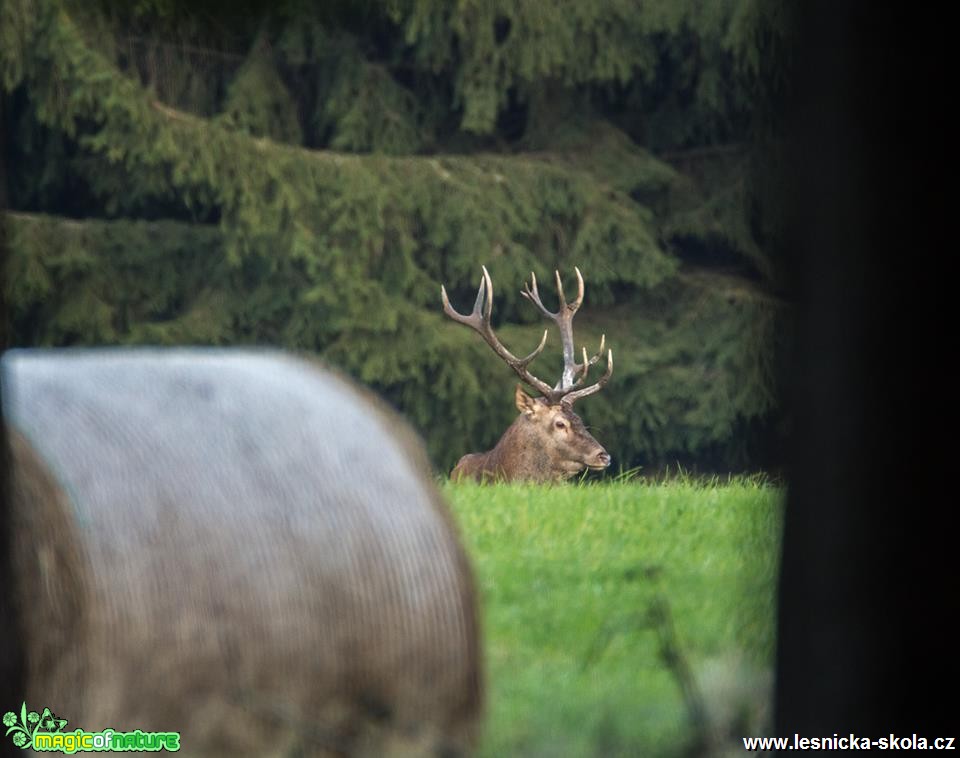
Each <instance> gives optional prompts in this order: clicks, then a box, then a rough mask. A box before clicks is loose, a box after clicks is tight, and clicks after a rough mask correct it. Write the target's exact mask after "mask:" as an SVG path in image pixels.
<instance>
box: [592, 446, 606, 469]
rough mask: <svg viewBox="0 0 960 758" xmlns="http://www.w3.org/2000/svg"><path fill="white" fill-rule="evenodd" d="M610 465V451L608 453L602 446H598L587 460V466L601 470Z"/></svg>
mask: <svg viewBox="0 0 960 758" xmlns="http://www.w3.org/2000/svg"><path fill="white" fill-rule="evenodd" d="M609 465H610V453H608V452H607V451H606V450H604V449H603V448H600V449H599V450H598V451H597V452H596V453H594V454H593V455H592V456H590V459H589V460H588V461H587V466H589V467H590V468H592V469H594V470H596V471H601V470H603V469H605V468H606V467H607V466H609Z"/></svg>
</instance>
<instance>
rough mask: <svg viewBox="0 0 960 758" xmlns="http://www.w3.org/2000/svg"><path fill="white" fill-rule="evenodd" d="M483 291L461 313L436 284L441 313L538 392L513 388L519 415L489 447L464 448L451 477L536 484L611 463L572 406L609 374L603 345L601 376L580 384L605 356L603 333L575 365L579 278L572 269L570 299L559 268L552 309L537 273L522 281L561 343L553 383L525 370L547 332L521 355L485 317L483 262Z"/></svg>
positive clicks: (488, 287)
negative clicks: (465, 451)
mask: <svg viewBox="0 0 960 758" xmlns="http://www.w3.org/2000/svg"><path fill="white" fill-rule="evenodd" d="M482 268H483V278H482V279H481V280H480V290H479V292H477V300H476V302H475V303H474V306H473V312H472V313H471V314H470V315H468V316H465V315H463V314H462V313H458V312H457V311H456V310H454V308H453V307H452V306H451V305H450V299H449V298H448V297H447V290H446V288H445V287H443V286H442V285H441V287H440V296H441V298H442V299H443V311H444V313H446V314H447V315H448V316H449V317H450V318H452V319H453V320H454V321H458V322H459V323H461V324H466V325H467V326H469V327H470V328H471V329H474V330H475V331H477V332H478V333H479V334H480V336H481V337H483V339H484V341H485V342H486V343H487V344H488V345H489V346H490V347H491V348H493V351H494V352H495V353H496V354H497V355H499V356H500V358H502V359H503V360H504V362H506V364H507V365H508V366H510V368H512V369H513V370H514V371H515V372H516V373H517V375H518V376H519V377H520V378H521V379H522V380H523V381H524V382H526V383H527V384H528V385H530V386H531V387H533V388H534V389H535V390H537V391H538V392H539V393H540V394H541V395H542V397H536V398H535V397H531V396H530V395H528V394H527V393H526V392H524V391H523V389H522V388H521V386H520V385H519V384H518V385H517V389H516V392H515V400H516V404H517V410H518V411H520V415H519V416H518V417H517V418H516V420H515V421H514V422H513V424H511V425H510V427H509V428H508V429H507V431H506V432H504V433H503V436H502V437H501V438H500V441H499V442H498V443H497V444H496V447H494V448H493V450H490V451H488V452H486V453H469V454H468V455H465V456H463V457H462V458H461V459H460V461H459V462H458V463H457V465H456V467H454V469H453V471H452V472H451V473H450V477H451V478H452V479H461V478H464V477H472V478H474V479H476V480H477V481H485V480H487V479H506V480H514V479H527V480H532V481H537V482H546V481H558V480H563V479H569V478H570V477H571V476H573V475H574V474H578V473H579V472H581V471H583V470H584V469H585V468H590V469H595V470H601V469H605V468H606V467H607V466H609V465H610V455H609V454H608V453H607V451H606V450H604V449H603V447H602V446H601V445H600V443H599V442H597V441H596V440H595V439H594V438H593V436H592V435H591V434H590V432H588V431H587V429H586V427H585V426H584V425H583V421H581V420H580V417H579V416H578V415H577V414H576V413H574V412H573V403H574V402H575V401H576V400H578V399H579V398H581V397H586V396H587V395H592V394H593V393H595V392H598V391H599V390H601V389H602V388H603V386H604V385H605V384H606V383H607V381H608V380H609V379H610V375H611V374H612V373H613V351H612V350H608V351H607V369H606V371H605V372H604V374H603V376H601V377H600V379H599V381H597V382H595V383H594V384H591V385H589V386H586V387H585V386H583V385H584V382H585V381H586V378H587V371H588V370H589V368H590V366H592V365H594V364H595V363H596V362H597V361H598V360H600V356H601V355H602V354H603V348H604V343H605V338H604V337H601V339H600V349H599V350H598V351H597V354H596V355H594V356H593V357H592V358H587V349H586V348H583V362H582V363H578V362H577V359H576V350H575V349H574V343H573V317H574V315H575V314H576V312H577V309H578V308H579V307H580V304H581V303H582V302H583V277H582V276H581V275H580V269H578V268H574V271H576V272H577V288H578V289H577V297H576V299H575V300H574V301H573V302H572V303H568V302H567V301H566V298H565V297H564V295H563V284H562V282H561V281H560V272H559V271H558V272H555V273H556V277H557V293H558V295H559V298H560V308H559V310H558V311H557V312H556V313H553V312H551V311H549V310H547V308H546V307H545V306H544V305H543V302H542V301H541V300H540V293H539V292H538V291H537V277H536V275H535V274H533V273H531V274H530V276H531V280H532V284H526V283H525V284H524V289H523V292H522V293H521V294H522V295H523V296H524V297H525V298H527V300H529V301H530V302H531V303H533V304H534V305H535V306H536V307H537V309H538V310H539V311H540V312H541V313H542V314H543V315H544V316H546V317H547V318H548V319H550V320H551V321H553V322H554V323H555V324H556V325H557V328H558V329H559V330H560V340H561V342H562V344H563V374H562V375H561V377H560V381H559V382H557V384H556V386H554V387H551V386H550V385H549V384H547V383H546V382H544V381H543V380H542V379H538V378H537V377H536V376H534V375H533V374H532V373H530V370H529V369H528V368H527V367H528V366H529V365H530V362H531V361H532V360H533V359H534V358H536V357H537V356H538V355H539V354H540V352H541V351H542V350H543V347H544V345H545V344H546V342H547V330H544V332H543V339H541V340H540V344H539V345H538V346H537V348H536V349H535V350H534V351H533V352H532V353H530V355H528V356H527V357H526V358H517V357H516V356H514V355H513V354H512V353H511V352H510V351H509V350H507V348H506V347H504V346H503V344H502V343H501V342H500V340H499V339H497V336H496V334H494V331H493V327H492V325H491V323H490V314H491V313H492V311H493V281H492V280H491V279H490V274H489V273H488V272H487V269H486V267H485V266H483V267H482Z"/></svg>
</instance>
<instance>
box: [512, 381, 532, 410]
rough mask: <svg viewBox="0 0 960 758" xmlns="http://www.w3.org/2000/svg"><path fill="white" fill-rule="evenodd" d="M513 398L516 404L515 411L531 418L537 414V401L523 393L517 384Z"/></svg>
mask: <svg viewBox="0 0 960 758" xmlns="http://www.w3.org/2000/svg"><path fill="white" fill-rule="evenodd" d="M513 398H514V400H515V401H516V403H517V410H518V411H520V413H522V414H524V415H525V416H532V415H533V414H535V413H536V412H537V401H536V400H534V399H533V398H532V397H530V396H529V395H528V394H527V393H526V392H524V391H523V387H521V386H520V385H519V384H518V385H517V389H516V392H514V394H513Z"/></svg>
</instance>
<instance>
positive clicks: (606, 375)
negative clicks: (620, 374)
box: [561, 350, 613, 405]
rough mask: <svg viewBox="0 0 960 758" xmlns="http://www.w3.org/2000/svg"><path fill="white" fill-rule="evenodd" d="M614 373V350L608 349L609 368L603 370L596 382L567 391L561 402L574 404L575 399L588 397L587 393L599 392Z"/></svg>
mask: <svg viewBox="0 0 960 758" xmlns="http://www.w3.org/2000/svg"><path fill="white" fill-rule="evenodd" d="M585 374H586V369H584V375H585ZM612 375H613V350H608V351H607V370H606V371H604V372H603V376H601V377H600V379H598V380H597V381H596V382H594V383H593V384H591V385H590V386H589V387H584V388H583V389H579V390H574V391H573V392H568V393H566V394H565V395H564V396H563V397H562V398H561V402H563V403H564V404H565V405H573V403H574V401H576V400H579V399H580V398H581V397H586V396H587V395H592V394H593V393H594V392H599V391H600V390H602V389H603V387H604V385H605V384H606V383H607V382H608V381H609V380H610V377H611V376H612Z"/></svg>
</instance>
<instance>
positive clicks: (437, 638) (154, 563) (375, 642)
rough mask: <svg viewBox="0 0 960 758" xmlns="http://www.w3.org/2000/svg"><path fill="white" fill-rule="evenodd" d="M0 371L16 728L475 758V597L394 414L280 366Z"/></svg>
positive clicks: (258, 751) (323, 377) (225, 748)
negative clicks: (33, 712) (19, 687)
mask: <svg viewBox="0 0 960 758" xmlns="http://www.w3.org/2000/svg"><path fill="white" fill-rule="evenodd" d="M2 370H3V377H2V378H3V383H2V387H3V392H4V396H3V404H4V405H3V408H4V418H5V420H6V424H7V427H8V431H9V436H10V440H11V447H12V452H13V457H12V474H13V476H12V483H13V488H12V493H13V497H12V503H11V507H12V511H11V514H10V515H11V525H10V526H11V529H12V534H13V537H14V539H13V551H12V556H11V557H12V566H13V592H14V597H13V603H14V608H15V609H16V610H15V614H14V616H15V619H14V622H15V623H16V624H17V625H18V626H19V632H18V633H19V635H20V638H21V639H22V640H23V645H24V653H25V666H26V677H27V691H26V693H25V697H26V700H27V703H28V706H29V707H30V708H37V709H39V708H43V707H49V708H50V709H51V711H53V712H54V713H55V714H56V715H58V716H60V717H63V718H66V719H67V720H68V724H67V726H66V727H65V728H66V729H67V730H73V729H75V728H82V729H85V730H87V731H98V730H101V729H106V728H108V727H109V728H111V729H114V730H117V731H133V730H134V729H140V730H143V731H179V732H180V733H181V749H182V753H183V754H186V755H203V756H207V755H231V756H232V755H257V756H271V755H273V756H294V755H321V756H322V755H390V754H402V755H431V756H443V755H449V756H455V755H462V754H464V753H466V752H468V751H469V750H470V748H471V746H472V745H473V744H474V743H475V740H476V737H477V732H478V725H479V721H480V716H481V709H482V681H481V651H480V639H479V629H478V616H477V607H476V602H477V601H476V597H475V592H474V585H473V579H472V575H471V571H470V567H469V564H468V561H467V558H466V556H465V553H464V551H463V549H462V547H461V545H460V543H459V541H458V538H457V535H456V532H455V529H454V526H453V524H452V522H451V519H450V516H449V513H448V510H447V508H446V505H445V503H444V502H443V501H442V499H441V497H440V495H439V493H438V492H437V490H436V488H435V487H434V486H433V483H432V481H431V478H430V473H429V467H428V464H427V462H426V457H425V455H424V453H423V451H422V447H421V445H420V442H419V440H418V439H417V438H416V436H415V435H414V434H413V433H412V432H411V431H410V430H409V429H408V428H407V427H406V426H405V425H404V424H403V423H402V422H401V421H400V420H399V419H398V418H396V417H395V415H394V414H392V413H391V412H390V411H389V410H387V409H385V408H384V407H383V406H382V405H381V404H380V403H378V402H377V401H376V400H375V399H374V398H372V397H369V396H367V395H366V394H365V393H363V392H362V391H360V390H358V389H356V388H355V387H353V386H352V385H351V384H350V383H349V382H347V381H345V380H343V379H341V378H339V377H338V376H337V375H335V374H333V373H331V372H329V371H326V370H324V369H322V368H319V367H318V366H316V365H314V364H313V363H312V362H308V361H306V360H304V359H301V358H297V357H294V356H290V355H287V354H283V353H277V352H267V351H232V350H212V349H168V350H163V349H97V350H15V351H10V352H7V353H6V354H4V356H3V359H2ZM17 705H18V706H19V704H17Z"/></svg>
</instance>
